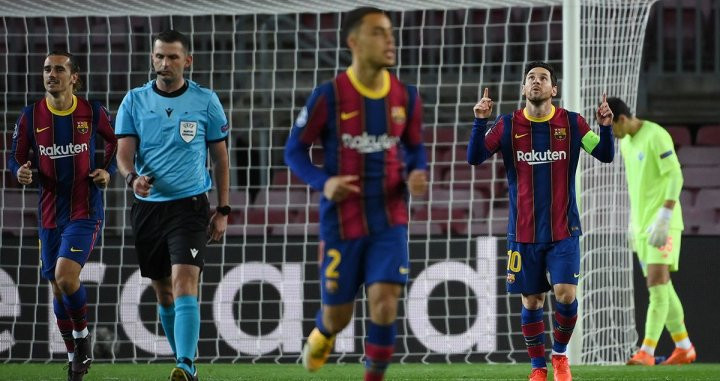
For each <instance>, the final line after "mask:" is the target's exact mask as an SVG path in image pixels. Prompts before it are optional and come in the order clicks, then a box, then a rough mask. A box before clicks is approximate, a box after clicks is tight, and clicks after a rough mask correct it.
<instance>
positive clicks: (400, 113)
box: [390, 106, 407, 124]
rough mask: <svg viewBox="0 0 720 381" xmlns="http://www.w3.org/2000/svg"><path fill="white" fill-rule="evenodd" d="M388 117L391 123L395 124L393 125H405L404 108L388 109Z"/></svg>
mask: <svg viewBox="0 0 720 381" xmlns="http://www.w3.org/2000/svg"><path fill="white" fill-rule="evenodd" d="M390 117H391V118H392V120H393V122H395V124H405V120H407V115H406V114H405V107H402V106H393V107H392V108H391V109H390Z"/></svg>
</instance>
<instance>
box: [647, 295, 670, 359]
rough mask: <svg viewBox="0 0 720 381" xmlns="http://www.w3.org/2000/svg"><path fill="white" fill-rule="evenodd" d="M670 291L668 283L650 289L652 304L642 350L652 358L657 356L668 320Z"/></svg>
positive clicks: (649, 305)
mask: <svg viewBox="0 0 720 381" xmlns="http://www.w3.org/2000/svg"><path fill="white" fill-rule="evenodd" d="M668 289H669V287H668V284H667V283H666V284H659V285H657V286H652V287H650V288H648V291H649V292H650V303H649V304H648V309H647V317H646V319H645V338H644V339H643V343H642V347H640V349H641V350H643V351H645V352H647V354H649V355H651V356H654V355H655V347H657V343H658V339H660V335H661V334H662V330H663V326H664V325H665V320H667V316H668V308H669V300H670V296H669V293H668V291H669V290H668Z"/></svg>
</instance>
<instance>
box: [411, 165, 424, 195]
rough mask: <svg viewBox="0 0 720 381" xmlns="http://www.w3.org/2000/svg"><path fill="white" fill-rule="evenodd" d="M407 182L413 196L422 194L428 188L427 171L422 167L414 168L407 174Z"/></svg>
mask: <svg viewBox="0 0 720 381" xmlns="http://www.w3.org/2000/svg"><path fill="white" fill-rule="evenodd" d="M407 184H408V190H409V191H410V194H411V195H413V196H414V197H420V196H422V195H424V194H425V192H427V188H428V179H427V171H425V170H424V169H414V170H413V171H412V172H410V174H409V175H408V179H407Z"/></svg>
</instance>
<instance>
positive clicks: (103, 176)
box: [89, 168, 110, 188]
mask: <svg viewBox="0 0 720 381" xmlns="http://www.w3.org/2000/svg"><path fill="white" fill-rule="evenodd" d="M89 176H90V178H91V179H92V181H93V182H94V183H95V185H97V186H98V187H100V188H105V187H106V186H107V185H108V183H109V182H110V174H109V173H108V171H106V170H104V169H102V168H97V169H95V170H93V171H92V172H90V175H89Z"/></svg>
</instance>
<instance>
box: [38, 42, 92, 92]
mask: <svg viewBox="0 0 720 381" xmlns="http://www.w3.org/2000/svg"><path fill="white" fill-rule="evenodd" d="M50 56H63V57H67V58H68V65H70V74H78V80H77V81H75V84H74V85H73V92H76V91H80V90H81V89H82V86H83V80H82V77H80V75H79V73H80V65H78V63H77V60H76V59H75V56H74V55H72V54H71V53H70V52H68V51H67V50H64V49H54V50H52V51H51V52H50V53H48V54H47V55H46V56H45V58H48V57H50Z"/></svg>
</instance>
